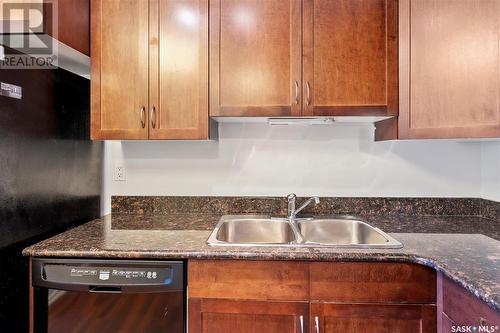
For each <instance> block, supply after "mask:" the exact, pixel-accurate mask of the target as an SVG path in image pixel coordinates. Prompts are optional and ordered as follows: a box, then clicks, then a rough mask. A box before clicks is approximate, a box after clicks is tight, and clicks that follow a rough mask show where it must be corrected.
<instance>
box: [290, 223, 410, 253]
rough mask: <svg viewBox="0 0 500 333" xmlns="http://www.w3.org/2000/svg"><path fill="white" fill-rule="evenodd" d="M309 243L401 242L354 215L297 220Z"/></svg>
mask: <svg viewBox="0 0 500 333" xmlns="http://www.w3.org/2000/svg"><path fill="white" fill-rule="evenodd" d="M297 224H298V228H299V231H300V233H301V234H302V236H303V237H304V239H305V244H307V245H319V246H334V247H359V248H399V247H402V245H401V243H399V242H398V241H396V240H395V239H394V238H392V237H391V236H389V235H387V234H386V233H384V232H383V231H382V230H380V229H378V228H374V227H372V226H371V225H369V224H368V223H366V222H363V221H361V220H358V219H355V218H353V217H339V218H332V219H303V220H298V221H297Z"/></svg>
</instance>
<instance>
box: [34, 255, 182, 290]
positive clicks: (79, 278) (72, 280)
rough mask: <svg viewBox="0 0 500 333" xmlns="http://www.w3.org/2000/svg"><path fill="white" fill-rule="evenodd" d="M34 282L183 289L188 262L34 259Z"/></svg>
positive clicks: (49, 285)
mask: <svg viewBox="0 0 500 333" xmlns="http://www.w3.org/2000/svg"><path fill="white" fill-rule="evenodd" d="M33 285H34V286H40V287H47V288H54V289H65V290H66V289H68V288H70V289H72V290H92V289H94V288H95V287H96V286H102V287H105V286H113V287H117V288H120V289H119V290H122V289H123V290H145V289H150V290H153V291H157V290H166V291H168V290H182V289H183V288H184V263H183V262H177V261H175V262H173V261H165V262H161V261H154V262H153V261H133V260H131V261H128V260H84V259H78V260H71V259H68V260H66V259H52V260H50V259H34V260H33Z"/></svg>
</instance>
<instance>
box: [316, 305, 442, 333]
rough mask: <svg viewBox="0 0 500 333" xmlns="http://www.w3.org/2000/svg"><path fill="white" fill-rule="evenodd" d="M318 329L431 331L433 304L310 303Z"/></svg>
mask: <svg viewBox="0 0 500 333" xmlns="http://www.w3.org/2000/svg"><path fill="white" fill-rule="evenodd" d="M316 317H317V318H318V323H319V331H320V332H322V333H336V332H344V333H435V332H436V308H435V306H434V305H366V304H328V303H312V304H311V325H313V326H312V327H314V325H316V320H315V319H316Z"/></svg>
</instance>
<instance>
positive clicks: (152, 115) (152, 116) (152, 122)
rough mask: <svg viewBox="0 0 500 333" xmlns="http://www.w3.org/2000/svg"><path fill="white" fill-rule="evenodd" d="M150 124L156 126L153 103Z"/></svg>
mask: <svg viewBox="0 0 500 333" xmlns="http://www.w3.org/2000/svg"><path fill="white" fill-rule="evenodd" d="M151 126H152V127H153V128H156V108H155V106H154V105H153V107H152V108H151Z"/></svg>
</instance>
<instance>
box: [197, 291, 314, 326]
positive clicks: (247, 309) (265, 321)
mask: <svg viewBox="0 0 500 333" xmlns="http://www.w3.org/2000/svg"><path fill="white" fill-rule="evenodd" d="M308 313H309V305H308V303H299V302H269V301H234V300H226V299H196V298H195V299H190V301H189V332H204V333H234V332H238V333H290V332H300V333H303V332H304V333H305V332H307V331H308V328H307V318H308V317H309V316H308Z"/></svg>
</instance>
